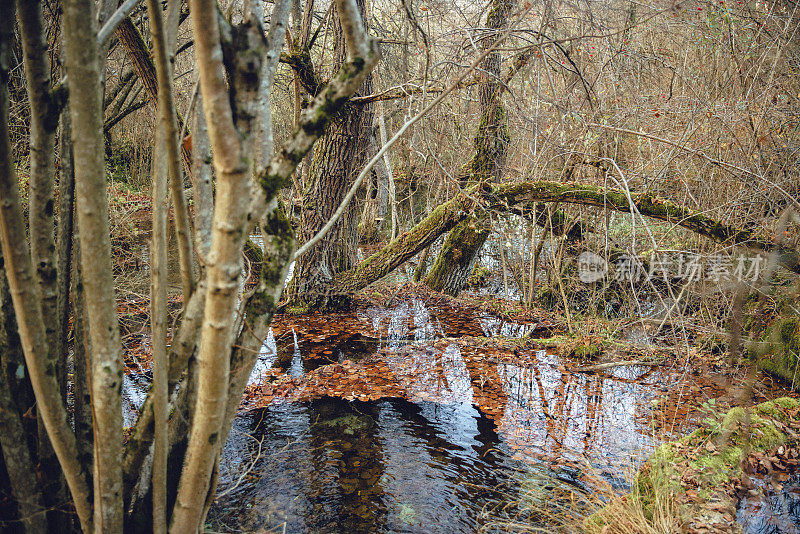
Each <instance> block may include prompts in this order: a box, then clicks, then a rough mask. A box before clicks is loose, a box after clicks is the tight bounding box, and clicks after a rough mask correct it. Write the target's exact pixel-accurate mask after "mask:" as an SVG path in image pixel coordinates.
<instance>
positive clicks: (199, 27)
mask: <svg viewBox="0 0 800 534" xmlns="http://www.w3.org/2000/svg"><path fill="white" fill-rule="evenodd" d="M190 11H191V17H192V22H193V26H194V36H195V52H196V55H197V64H198V65H197V67H198V70H199V76H200V89H201V91H202V95H203V110H204V112H205V115H206V123H207V124H208V131H209V138H210V140H211V146H212V150H213V153H214V167H215V171H216V178H217V194H216V201H215V210H214V226H213V229H212V238H211V249H210V251H209V255H208V258H207V262H208V264H207V266H206V273H207V280H208V292H207V294H206V305H205V318H204V321H203V326H202V329H201V338H200V347H199V349H198V355H197V361H198V367H199V368H198V393H197V395H198V402H197V405H196V406H195V410H194V417H193V424H192V427H191V432H190V437H189V446H188V450H187V452H186V457H185V460H184V468H183V473H182V475H181V481H180V484H179V487H178V495H177V499H176V501H175V508H174V510H173V513H172V521H171V525H170V532H176V533H179V532H186V533H192V534H193V533H194V532H196V531H197V529H198V527H199V521H200V517H201V515H202V513H203V505H204V502H205V497H206V493H207V491H208V486H209V483H210V480H211V473H212V469H213V466H214V462H215V459H216V454H217V450H218V447H219V440H220V435H219V433H220V430H221V429H222V422H223V421H222V420H223V418H224V416H225V400H227V394H228V379H229V364H230V360H229V356H228V355H229V351H230V344H231V341H232V339H231V335H232V332H231V330H232V324H233V318H234V315H235V306H236V297H237V290H238V287H239V277H240V271H241V267H240V255H241V251H242V247H243V245H244V239H245V237H246V236H245V235H244V226H245V222H246V221H245V218H246V215H247V212H248V208H249V199H250V194H251V190H252V183H251V182H250V180H248V177H247V170H248V169H247V163H246V161H245V157H244V156H245V155H244V154H243V151H242V148H243V147H242V142H241V134H240V132H239V131H238V130H237V128H236V126H235V124H234V117H233V111H232V109H231V102H230V100H229V98H228V87H227V83H226V79H225V77H224V72H225V69H224V65H223V63H222V57H223V56H222V48H221V46H220V29H219V20H218V18H217V16H218V13H217V9H216V2H212V1H210V0H191V1H190ZM255 23H256V28H259V27H260V25H258V21H255ZM259 65H260V62H259ZM255 74H256V76H255V80H256V83H257V82H258V80H259V76H258V74H260V72H257V73H255ZM232 83H235V82H232ZM257 87H258V86H256V88H257Z"/></svg>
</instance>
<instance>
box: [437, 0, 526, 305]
mask: <svg viewBox="0 0 800 534" xmlns="http://www.w3.org/2000/svg"><path fill="white" fill-rule="evenodd" d="M514 4H515V0H493V2H492V7H491V10H490V11H489V14H488V15H487V18H486V26H487V28H490V29H492V30H495V32H491V33H490V34H489V36H488V37H485V38H484V39H482V40H481V48H482V49H483V50H487V49H489V47H491V46H493V43H494V41H495V40H496V39H497V37H496V35H497V32H499V31H502V30H503V29H505V28H506V27H507V26H508V21H509V16H510V15H511V10H512V9H513V7H514ZM501 63H502V57H501V55H500V52H498V51H493V52H491V53H489V54H488V55H487V56H486V58H484V60H483V64H482V65H481V71H482V74H483V77H484V79H483V80H482V81H481V83H480V84H479V85H478V96H479V101H480V111H481V120H480V123H479V125H478V132H477V135H476V136H475V154H474V155H473V156H472V160H471V161H470V162H469V163H468V164H467V167H466V168H465V169H464V170H463V171H462V177H461V180H462V182H465V183H471V182H485V181H493V182H496V181H499V180H500V178H501V176H502V173H503V170H504V168H505V164H506V157H507V154H508V141H509V138H508V125H507V121H506V112H505V108H504V107H503V105H502V103H501V100H500V97H501V95H502V82H501V78H500V70H501ZM489 224H490V223H489V221H488V219H487V218H486V217H485V216H484V215H483V214H481V213H478V214H477V215H476V216H475V217H474V218H471V219H467V220H465V221H463V222H461V223H459V225H458V226H457V227H456V228H454V229H453V231H451V232H450V234H449V235H448V236H447V238H446V239H445V240H444V243H443V244H442V250H441V251H440V252H439V255H438V256H437V258H436V261H435V262H434V264H433V267H431V270H430V272H429V273H428V276H427V277H426V278H425V284H426V285H427V286H428V287H430V288H431V289H433V290H435V291H441V292H443V293H447V294H448V295H453V296H456V295H458V293H459V292H460V291H461V288H463V287H464V285H465V284H466V281H467V279H468V278H469V275H470V274H471V273H472V269H473V267H474V265H475V260H476V258H477V257H478V254H479V253H480V251H481V249H482V248H483V244H484V243H485V242H486V239H487V238H488V237H489V234H490V231H491V229H490V228H489Z"/></svg>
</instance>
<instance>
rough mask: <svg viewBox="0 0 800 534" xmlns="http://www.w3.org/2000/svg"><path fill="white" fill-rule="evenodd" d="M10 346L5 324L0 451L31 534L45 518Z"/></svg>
mask: <svg viewBox="0 0 800 534" xmlns="http://www.w3.org/2000/svg"><path fill="white" fill-rule="evenodd" d="M10 298H11V295H10V294H9V292H8V282H7V281H6V273H5V269H3V268H2V267H0V302H6V301H8V300H9V299H10ZM10 343H11V340H10V339H9V332H8V331H7V330H6V325H5V324H2V323H0V354H2V358H3V366H2V368H1V369H0V428H2V429H3V432H0V450H2V452H3V461H4V462H5V469H6V472H7V473H8V480H9V482H10V484H11V489H12V491H13V492H14V497H15V500H16V502H17V508H18V510H19V521H20V523H21V524H22V527H23V529H24V531H25V532H30V533H31V534H33V533H37V532H45V531H46V530H47V515H46V512H45V505H44V500H43V493H42V488H41V486H40V484H39V481H38V479H37V477H36V476H34V473H36V468H35V466H34V463H33V459H32V458H31V450H30V447H29V446H28V440H27V439H26V432H25V428H24V426H23V425H22V419H21V416H20V414H21V410H20V407H19V405H18V404H17V402H16V399H15V396H14V392H13V391H12V387H11V380H10V376H9V373H10V372H16V369H10V368H9V366H7V365H6V363H7V362H6V360H7V358H6V355H7V354H9V353H10V352H12V351H13V350H14V348H13V347H11V346H10ZM9 363H11V362H9ZM15 367H16V366H15Z"/></svg>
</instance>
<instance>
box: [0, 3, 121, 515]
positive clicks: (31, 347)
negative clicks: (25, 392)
mask: <svg viewBox="0 0 800 534" xmlns="http://www.w3.org/2000/svg"><path fill="white" fill-rule="evenodd" d="M13 21H14V8H13V3H12V1H11V0H0V240H1V241H2V251H3V257H4V259H5V265H6V269H7V271H6V275H7V278H8V283H9V288H10V291H11V298H12V300H13V302H14V310H15V313H16V317H17V324H18V329H19V336H20V341H21V344H22V350H23V353H24V355H25V362H26V364H27V367H28V373H29V375H30V379H31V386H32V387H33V391H34V394H35V395H36V402H37V408H38V413H39V415H40V417H41V418H42V421H43V422H44V426H45V428H46V429H47V433H48V436H49V438H50V441H51V443H52V446H53V450H54V451H55V453H56V456H57V457H58V460H59V462H60V463H61V467H62V470H63V471H64V475H65V477H66V480H67V485H68V486H69V489H70V492H71V493H72V498H73V502H74V504H75V509H76V512H77V514H78V518H79V519H80V522H81V525H82V527H83V528H84V530H86V531H91V530H93V525H92V507H91V503H90V502H89V499H90V495H91V494H90V491H89V487H88V485H87V477H86V473H85V472H84V471H83V468H82V465H81V463H80V462H79V461H78V451H77V447H76V443H75V435H74V434H73V433H72V429H71V428H70V426H69V422H68V421H67V411H66V409H65V407H64V404H63V401H62V398H61V392H60V388H59V385H58V381H57V379H56V374H55V369H54V368H53V367H52V365H50V361H49V357H48V354H49V352H48V346H47V341H46V339H47V338H46V334H45V326H44V319H43V316H42V308H41V295H40V290H39V285H38V284H37V283H36V278H35V275H34V270H33V266H32V264H31V256H30V250H29V248H28V246H27V243H26V240H25V235H26V231H25V223H24V221H23V216H22V208H21V206H20V201H19V191H18V183H17V177H16V172H15V169H14V166H13V163H12V154H11V144H10V142H9V137H8V123H9V116H8V112H9V98H8V80H9V72H8V68H9V65H10V46H11V43H12V41H13V32H14V30H13ZM118 450H119V448H118Z"/></svg>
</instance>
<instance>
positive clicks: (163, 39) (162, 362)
mask: <svg viewBox="0 0 800 534" xmlns="http://www.w3.org/2000/svg"><path fill="white" fill-rule="evenodd" d="M176 7H177V9H176ZM179 9H180V5H179V2H177V1H176V0H172V2H170V4H169V7H168V18H169V25H170V29H169V30H167V29H166V28H165V24H164V18H163V17H162V13H161V3H160V2H158V1H157V0H148V2H147V11H148V15H149V17H150V32H151V34H152V37H153V49H154V56H155V66H156V75H157V79H158V115H159V121H158V128H157V132H156V144H155V147H154V161H153V172H152V177H153V235H152V252H151V254H152V262H151V275H150V276H151V301H150V307H151V319H150V322H151V325H152V326H151V329H152V334H153V385H152V392H153V393H152V395H153V423H154V434H153V474H152V484H153V532H154V533H156V534H163V533H166V531H167V454H168V447H167V419H168V417H169V407H168V404H169V389H168V380H169V378H168V364H167V210H168V207H169V200H168V196H167V195H168V193H167V176H168V173H169V175H170V176H171V177H173V182H174V179H175V178H177V182H178V183H179V184H180V185H181V191H180V197H178V196H175V192H174V190H173V200H174V201H175V203H176V204H177V203H178V202H183V198H182V195H183V187H182V184H183V180H182V178H181V177H180V172H181V162H180V153H179V149H178V135H177V120H176V118H175V112H174V109H175V108H174V102H173V98H172V72H171V69H170V68H169V65H170V62H169V59H170V58H169V56H173V52H172V49H173V47H172V45H171V44H168V43H169V42H171V41H172V39H169V38H168V37H167V34H168V33H169V34H170V35H171V36H174V35H175V33H176V31H177V22H178V21H177V14H178V10H179ZM165 149H166V150H165ZM177 211H178V210H176V214H177ZM184 222H185V221H184ZM176 226H179V225H177V221H176ZM184 230H185V227H184ZM179 232H180V230H179ZM178 242H179V244H184V240H183V239H179V240H178ZM188 242H189V243H190V244H191V240H189V241H188ZM179 255H180V261H181V281H182V284H183V295H184V298H185V299H186V301H187V303H188V300H189V298H190V296H191V292H192V290H193V287H192V286H193V285H194V277H193V272H192V265H191V251H187V250H184V246H179ZM187 260H188V262H189V265H188V266H187V265H186V264H185V261H187Z"/></svg>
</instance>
